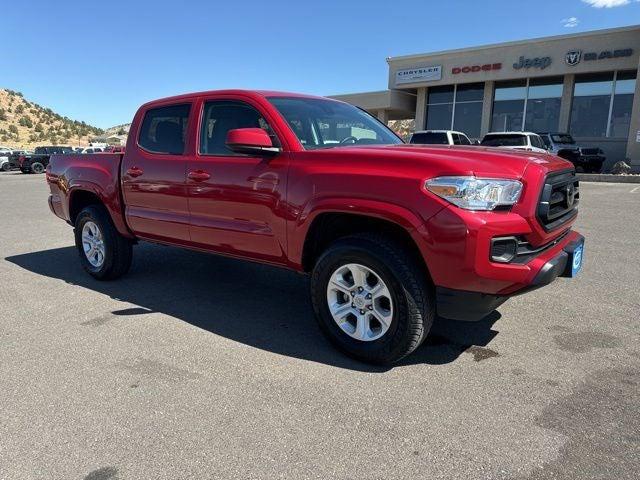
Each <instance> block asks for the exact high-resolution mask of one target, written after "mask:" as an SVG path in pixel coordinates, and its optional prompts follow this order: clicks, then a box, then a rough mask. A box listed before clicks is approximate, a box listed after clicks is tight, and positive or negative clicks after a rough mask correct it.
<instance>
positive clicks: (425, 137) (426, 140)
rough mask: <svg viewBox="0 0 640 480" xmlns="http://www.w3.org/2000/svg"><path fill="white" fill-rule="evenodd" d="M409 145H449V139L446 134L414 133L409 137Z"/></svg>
mask: <svg viewBox="0 0 640 480" xmlns="http://www.w3.org/2000/svg"><path fill="white" fill-rule="evenodd" d="M411 143H420V144H424V145H449V139H448V138H447V133H446V132H421V133H414V134H413V136H412V137H411Z"/></svg>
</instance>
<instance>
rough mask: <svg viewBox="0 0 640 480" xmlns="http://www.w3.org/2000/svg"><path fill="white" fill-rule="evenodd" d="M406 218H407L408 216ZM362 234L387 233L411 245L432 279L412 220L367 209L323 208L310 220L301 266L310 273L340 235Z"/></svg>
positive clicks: (411, 251) (412, 250) (415, 257)
mask: <svg viewBox="0 0 640 480" xmlns="http://www.w3.org/2000/svg"><path fill="white" fill-rule="evenodd" d="M405 220H406V219H405ZM362 233H377V234H383V235H385V236H386V237H388V238H390V239H392V240H394V241H395V242H396V243H398V244H399V245H402V246H406V247H408V251H409V254H410V255H411V257H412V258H413V259H414V260H415V262H416V265H418V266H419V267H420V269H421V270H423V272H424V274H425V275H426V277H427V278H428V279H429V280H430V281H431V274H430V273H429V267H428V265H427V263H426V262H425V259H424V256H423V255H422V251H421V249H420V246H419V245H418V242H417V230H416V229H415V228H413V225H412V223H411V222H407V221H405V222H402V223H400V222H398V221H397V220H392V219H390V218H388V217H386V216H382V215H372V214H371V213H363V212H344V211H323V212H319V213H318V214H317V215H315V216H314V218H313V219H312V220H311V221H310V225H309V228H308V229H307V231H306V235H305V237H304V243H303V247H302V252H301V259H300V265H301V268H302V270H303V271H305V272H310V271H311V270H312V269H313V267H314V265H315V262H316V261H317V259H318V258H319V257H320V255H322V252H323V251H324V250H325V249H326V248H327V247H328V246H329V245H330V244H331V243H333V242H335V241H336V240H338V239H340V238H344V237H348V236H351V235H356V234H362Z"/></svg>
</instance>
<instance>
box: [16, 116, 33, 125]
mask: <svg viewBox="0 0 640 480" xmlns="http://www.w3.org/2000/svg"><path fill="white" fill-rule="evenodd" d="M18 124H20V126H22V127H27V128H32V127H33V122H32V121H31V119H30V118H29V117H27V116H26V115H25V116H23V117H20V120H18Z"/></svg>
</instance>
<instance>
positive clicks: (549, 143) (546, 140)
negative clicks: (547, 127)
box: [540, 135, 551, 148]
mask: <svg viewBox="0 0 640 480" xmlns="http://www.w3.org/2000/svg"><path fill="white" fill-rule="evenodd" d="M540 138H541V139H542V141H543V142H544V145H545V147H546V148H551V142H550V141H549V136H548V135H542V136H541V137H540Z"/></svg>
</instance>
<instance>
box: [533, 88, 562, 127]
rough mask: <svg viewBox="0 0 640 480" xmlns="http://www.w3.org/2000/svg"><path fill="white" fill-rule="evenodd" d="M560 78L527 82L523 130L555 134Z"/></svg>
mask: <svg viewBox="0 0 640 480" xmlns="http://www.w3.org/2000/svg"><path fill="white" fill-rule="evenodd" d="M562 84H563V79H562V77H553V78H539V79H533V78H532V79H531V80H529V91H528V92H527V104H526V108H525V112H526V113H525V119H524V130H527V131H530V132H557V131H558V126H559V122H560V103H561V101H562Z"/></svg>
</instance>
